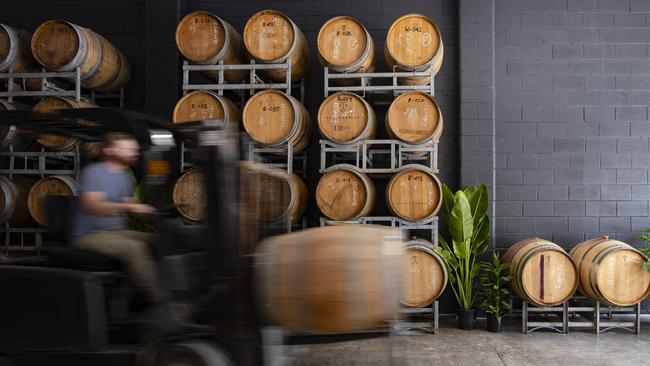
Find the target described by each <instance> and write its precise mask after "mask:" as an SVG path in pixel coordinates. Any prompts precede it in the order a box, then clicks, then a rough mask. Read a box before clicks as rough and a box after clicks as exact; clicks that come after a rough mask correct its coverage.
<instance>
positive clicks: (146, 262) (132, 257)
mask: <svg viewBox="0 0 650 366" xmlns="http://www.w3.org/2000/svg"><path fill="white" fill-rule="evenodd" d="M152 237H153V235H152V234H149V233H143V232H139V231H132V230H109V231H98V232H93V233H90V234H86V235H82V236H79V237H77V238H75V239H74V240H73V241H72V245H73V246H74V247H76V248H79V249H83V250H88V251H92V252H97V253H100V254H103V255H105V256H107V257H111V258H114V259H116V260H118V261H120V262H122V263H123V264H124V265H125V267H126V269H127V271H128V272H129V273H131V275H132V276H133V279H134V282H135V284H136V285H137V286H139V287H141V288H142V289H143V290H144V291H146V292H147V293H148V294H149V296H150V297H151V300H152V301H159V300H160V295H159V291H158V285H157V281H156V269H155V265H154V261H153V257H152V255H151V249H150V248H149V242H150V241H151V240H152Z"/></svg>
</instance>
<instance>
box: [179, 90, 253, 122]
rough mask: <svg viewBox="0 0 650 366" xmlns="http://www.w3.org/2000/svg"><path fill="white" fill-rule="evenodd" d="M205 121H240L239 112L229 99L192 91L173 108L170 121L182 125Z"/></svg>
mask: <svg viewBox="0 0 650 366" xmlns="http://www.w3.org/2000/svg"><path fill="white" fill-rule="evenodd" d="M206 119H223V120H224V121H225V122H226V123H231V122H237V123H239V122H240V121H241V110H240V109H239V107H237V105H235V103H233V102H232V101H231V100H230V99H228V98H226V97H224V96H221V95H218V94H217V93H214V92H211V91H207V90H206V91H194V92H191V93H188V94H187V95H185V96H184V97H182V98H181V99H180V100H179V101H178V102H177V103H176V106H175V107H174V113H173V115H172V121H173V122H174V123H184V122H192V121H202V120H206Z"/></svg>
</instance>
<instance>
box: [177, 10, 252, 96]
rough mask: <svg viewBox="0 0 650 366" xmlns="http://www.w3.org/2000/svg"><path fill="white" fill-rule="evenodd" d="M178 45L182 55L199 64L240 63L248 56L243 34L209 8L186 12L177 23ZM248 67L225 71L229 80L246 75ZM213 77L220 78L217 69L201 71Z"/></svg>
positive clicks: (239, 78) (233, 80)
mask: <svg viewBox="0 0 650 366" xmlns="http://www.w3.org/2000/svg"><path fill="white" fill-rule="evenodd" d="M176 46H177V47H178V50H179V51H180V53H181V54H183V56H184V57H185V58H186V59H188V60H189V61H191V62H192V63H195V64H198V65H215V64H218V63H219V62H221V61H223V63H224V64H225V65H232V64H241V63H243V62H244V60H245V56H244V48H243V46H242V39H241V35H239V33H238V32H237V31H236V30H235V28H233V27H232V26H231V25H230V24H228V23H227V22H225V21H224V20H223V19H221V18H219V17H218V16H216V15H214V14H212V13H210V12H207V11H195V12H192V13H189V14H187V15H186V16H185V17H183V19H181V21H180V22H179V23H178V26H177V27H176ZM246 73H247V71H245V70H228V71H224V74H223V76H224V78H225V79H226V81H228V82H230V83H234V82H237V81H239V80H241V79H243V78H244V77H246ZM202 74H204V75H205V76H207V77H208V78H210V79H212V80H219V72H218V71H202Z"/></svg>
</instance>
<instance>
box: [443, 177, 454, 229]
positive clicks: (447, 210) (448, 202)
mask: <svg viewBox="0 0 650 366" xmlns="http://www.w3.org/2000/svg"><path fill="white" fill-rule="evenodd" d="M453 207H454V194H453V193H451V189H449V187H448V186H447V185H446V184H443V185H442V209H441V210H440V216H442V218H443V220H445V221H446V222H449V220H450V219H451V210H452V208H453Z"/></svg>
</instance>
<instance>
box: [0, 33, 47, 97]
mask: <svg viewBox="0 0 650 366" xmlns="http://www.w3.org/2000/svg"><path fill="white" fill-rule="evenodd" d="M31 39H32V34H31V33H29V32H28V31H26V30H23V29H18V28H14V27H10V26H8V25H5V24H0V72H39V71H41V67H40V65H39V64H38V62H36V60H35V59H34V56H33V55H32V50H31V48H30V41H31ZM6 81H7V79H4V80H3V83H4V82H6ZM15 81H16V80H15ZM41 83H42V80H41V78H27V79H25V80H23V85H22V87H23V89H25V90H41V87H42V85H41Z"/></svg>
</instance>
